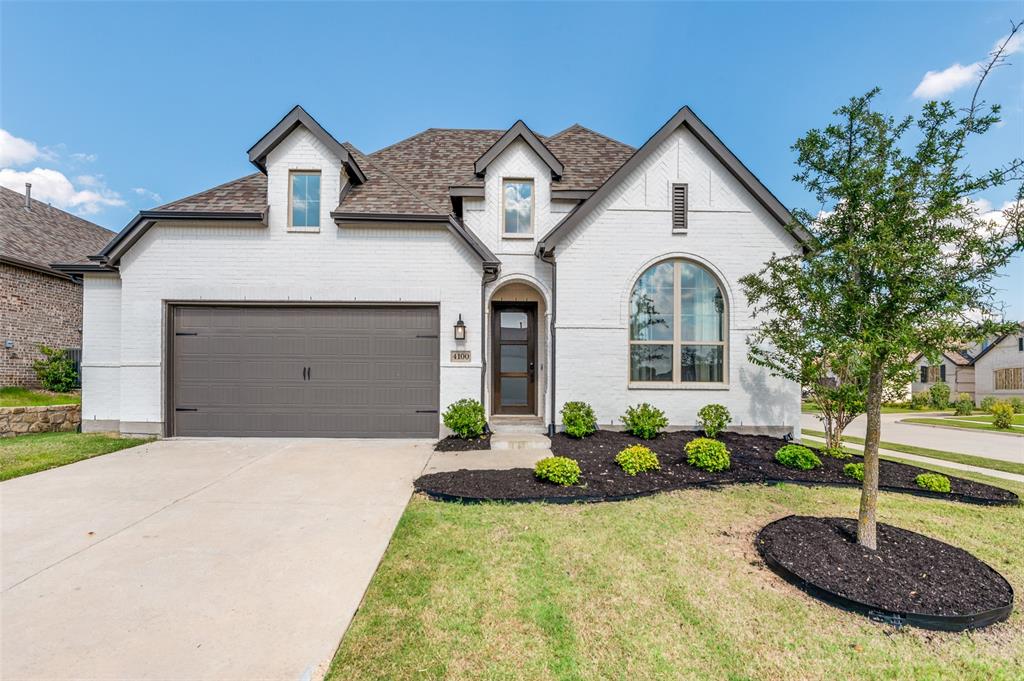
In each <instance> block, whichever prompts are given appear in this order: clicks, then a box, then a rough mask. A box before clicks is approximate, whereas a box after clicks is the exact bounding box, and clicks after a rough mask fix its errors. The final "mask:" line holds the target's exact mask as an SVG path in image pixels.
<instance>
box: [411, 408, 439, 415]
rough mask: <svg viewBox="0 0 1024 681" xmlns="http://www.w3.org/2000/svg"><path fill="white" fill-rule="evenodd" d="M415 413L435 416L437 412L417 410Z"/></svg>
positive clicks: (434, 410) (433, 410)
mask: <svg viewBox="0 0 1024 681" xmlns="http://www.w3.org/2000/svg"><path fill="white" fill-rule="evenodd" d="M416 413H417V414H436V413H437V410H436V409H417V410H416Z"/></svg>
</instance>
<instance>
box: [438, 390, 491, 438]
mask: <svg viewBox="0 0 1024 681" xmlns="http://www.w3.org/2000/svg"><path fill="white" fill-rule="evenodd" d="M441 418H442V420H443V421H444V425H446V426H448V428H450V429H451V430H452V432H454V433H455V434H456V435H458V436H459V437H461V438H462V439H463V440H468V439H469V438H472V437H480V436H481V435H482V434H483V432H484V428H485V427H486V426H487V418H486V417H485V416H484V405H482V404H480V402H479V401H477V400H472V399H463V400H459V401H458V402H452V403H451V404H449V405H448V408H447V409H445V410H444V414H443V415H442V416H441Z"/></svg>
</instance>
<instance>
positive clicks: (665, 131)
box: [536, 106, 811, 255]
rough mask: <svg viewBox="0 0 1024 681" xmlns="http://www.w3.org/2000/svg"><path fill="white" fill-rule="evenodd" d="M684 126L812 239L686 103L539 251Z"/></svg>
mask: <svg viewBox="0 0 1024 681" xmlns="http://www.w3.org/2000/svg"><path fill="white" fill-rule="evenodd" d="M680 126H685V127H686V128H687V129H688V130H689V131H690V132H691V133H693V135H694V136H695V137H696V138H697V139H698V140H699V141H700V142H701V143H702V144H703V145H704V146H705V147H706V148H707V149H708V151H710V152H711V154H712V155H713V156H714V157H715V158H717V159H718V161H719V162H720V163H722V165H724V166H725V167H726V169H727V170H728V171H729V172H730V173H732V175H733V177H735V178H736V179H737V180H738V181H739V183H740V184H742V185H743V187H744V188H746V190H747V191H749V192H750V193H751V195H752V196H753V197H754V198H755V199H757V201H758V202H759V203H760V204H761V205H762V206H764V208H765V210H767V211H768V213H769V214H770V215H771V216H772V217H773V218H775V219H776V220H777V221H778V222H779V224H780V225H782V226H783V227H785V228H786V229H787V230H790V232H791V233H792V234H793V236H794V238H796V239H797V240H798V241H799V242H801V243H804V244H806V243H808V242H809V241H810V239H811V236H810V234H809V233H808V232H807V231H806V230H804V229H803V228H802V227H800V226H799V225H797V224H796V222H795V220H794V219H793V216H792V215H791V214H790V212H789V211H788V210H787V209H786V207H785V206H784V205H782V202H781V201H779V200H778V199H777V198H776V197H775V195H774V194H772V193H771V192H770V191H769V190H768V188H767V187H765V186H764V185H763V184H761V181H760V180H758V179H757V177H755V176H754V174H753V173H752V172H750V170H748V169H747V167H746V166H745V165H743V163H742V162H741V161H740V160H739V159H738V158H736V155H735V154H733V153H732V152H731V151H730V150H729V148H728V147H726V146H725V145H724V144H723V143H722V140H720V139H718V136H717V135H715V133H713V132H711V130H710V129H709V128H708V127H707V126H706V125H704V122H703V121H701V120H700V118H698V117H697V114H695V113H694V112H693V110H692V109H690V107H688V106H684V107H683V108H682V109H680V110H679V111H677V112H676V114H675V115H674V116H672V118H670V119H668V121H667V122H666V123H665V125H663V126H661V128H660V129H659V130H658V131H657V132H656V133H654V134H653V135H652V136H651V138H650V139H648V140H647V141H646V142H645V143H644V144H643V146H641V147H640V148H639V149H637V151H636V153H634V154H633V155H632V156H631V157H630V158H629V160H627V161H626V162H625V163H623V164H622V165H621V166H619V167H618V168H617V169H616V170H615V172H614V173H613V174H612V175H611V177H609V178H608V179H607V180H606V181H605V182H604V183H603V184H602V185H601V186H600V187H599V188H598V189H597V191H596V192H594V195H593V196H591V197H590V198H589V199H587V200H586V201H584V202H582V203H580V204H579V205H577V206H576V207H575V208H574V209H573V210H572V211H571V212H570V213H569V214H568V215H567V216H565V218H563V219H562V221H561V222H559V223H558V224H557V225H555V226H554V227H553V228H552V229H551V231H549V232H548V233H547V234H545V235H544V236H543V237H542V238H541V240H540V241H538V242H537V249H536V252H537V254H538V255H543V254H544V253H545V251H550V250H551V248H552V247H553V245H554V242H555V241H557V240H558V239H559V238H561V237H562V236H564V235H565V234H567V233H568V232H569V230H571V229H572V228H573V227H575V226H576V225H578V224H580V223H581V222H582V221H583V220H584V219H586V217H587V216H588V215H590V213H592V212H593V211H594V209H595V208H596V207H597V206H598V205H599V204H600V203H601V201H602V199H604V198H605V197H607V196H608V195H609V194H611V193H612V192H613V191H615V188H616V187H618V186H619V185H620V184H621V183H622V182H624V181H625V179H626V178H627V177H629V175H630V173H632V172H633V171H634V170H636V169H637V168H639V167H640V165H641V164H642V163H643V162H644V160H646V159H647V158H648V157H649V156H650V155H651V154H653V153H654V152H655V151H656V150H657V149H658V147H659V146H661V144H662V143H663V142H665V140H667V139H668V138H669V137H670V136H671V135H672V134H673V133H674V132H675V131H676V130H677V129H678V128H679V127H680Z"/></svg>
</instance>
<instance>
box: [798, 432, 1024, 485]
mask: <svg viewBox="0 0 1024 681" xmlns="http://www.w3.org/2000/svg"><path fill="white" fill-rule="evenodd" d="M802 439H803V440H806V441H807V442H808V443H812V444H817V445H823V444H825V439H824V438H819V437H815V436H813V435H806V434H805V435H804V436H803V438H802ZM843 446H845V447H849V448H851V449H856V450H858V451H864V446H863V445H858V444H855V443H853V442H844V443H843ZM878 452H879V453H880V454H883V455H885V456H890V457H892V458H894V459H895V458H898V459H902V460H904V461H912V462H913V463H919V464H921V465H922V466H945V467H946V468H950V469H953V470H958V471H969V472H971V473H981V474H983V475H988V476H991V477H993V478H1001V479H1003V480H1012V481H1013V482H1021V483H1024V475H1018V474H1017V473H1007V472H1006V471H997V470H993V469H991V468H983V467H981V466H971V465H969V464H965V463H957V462H955V461H945V460H943V459H933V458H931V457H927V456H919V455H917V454H907V453H905V452H897V451H893V450H891V449H882V448H879V449H878Z"/></svg>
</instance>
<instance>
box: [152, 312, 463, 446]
mask: <svg viewBox="0 0 1024 681" xmlns="http://www.w3.org/2000/svg"><path fill="white" fill-rule="evenodd" d="M161 302H162V308H163V310H162V317H163V319H162V322H163V332H162V334H161V336H162V341H163V342H162V346H163V347H161V349H160V361H161V364H162V366H161V372H160V373H161V377H162V379H163V382H164V384H163V386H162V388H163V389H162V390H161V391H160V393H161V398H162V399H163V405H162V409H161V410H160V411H161V413H162V414H163V417H164V424H163V429H162V430H163V437H174V436H175V433H174V413H175V412H174V399H175V397H174V310H175V308H178V307H428V308H434V309H436V310H437V321H438V327H440V324H441V303H440V302H437V301H409V302H406V301H395V300H371V301H352V300H345V301H340V300H339V301H333V300H306V301H301V300H274V299H261V300H231V299H220V298H216V299H208V300H189V299H188V298H173V299H165V300H163V301H161ZM440 334H441V331H440V328H438V339H439V341H438V356H437V367H438V378H437V404H438V411H439V412H440V411H441V381H442V380H444V378H443V376H442V375H441V369H442V366H441V360H442V359H443V354H444V351H443V343H441V342H440ZM440 429H441V419H440V414H438V419H437V428H436V429H435V431H434V435H435V437H437V436H439V435H440Z"/></svg>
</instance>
